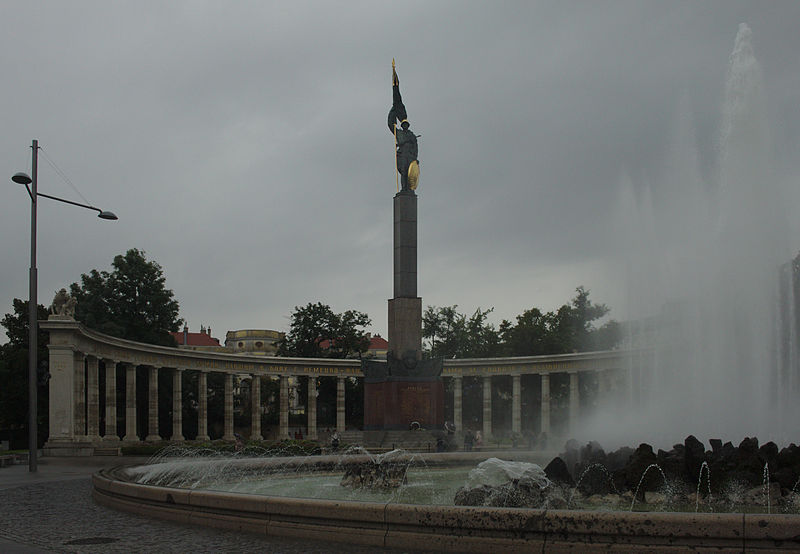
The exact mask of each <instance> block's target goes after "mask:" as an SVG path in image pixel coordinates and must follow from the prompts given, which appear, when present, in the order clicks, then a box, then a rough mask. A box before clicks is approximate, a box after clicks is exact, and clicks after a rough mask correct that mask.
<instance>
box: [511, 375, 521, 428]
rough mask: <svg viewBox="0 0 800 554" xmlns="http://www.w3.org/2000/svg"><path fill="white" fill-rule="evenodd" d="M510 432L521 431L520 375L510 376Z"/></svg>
mask: <svg viewBox="0 0 800 554" xmlns="http://www.w3.org/2000/svg"><path fill="white" fill-rule="evenodd" d="M511 432H512V433H521V432H522V376H521V375H519V374H518V375H513V376H512V377H511Z"/></svg>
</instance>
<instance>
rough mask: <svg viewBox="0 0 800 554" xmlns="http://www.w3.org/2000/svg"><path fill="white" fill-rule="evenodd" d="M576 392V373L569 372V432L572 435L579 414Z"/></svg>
mask: <svg viewBox="0 0 800 554" xmlns="http://www.w3.org/2000/svg"><path fill="white" fill-rule="evenodd" d="M579 394H580V393H579V392H578V372H577V371H570V372H569V431H570V433H574V432H575V429H576V428H577V426H578V414H579V413H580V397H579Z"/></svg>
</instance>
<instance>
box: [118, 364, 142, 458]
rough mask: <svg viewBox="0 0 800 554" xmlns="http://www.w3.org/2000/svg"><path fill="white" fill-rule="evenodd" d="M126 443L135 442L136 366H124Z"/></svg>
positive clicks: (136, 438)
mask: <svg viewBox="0 0 800 554" xmlns="http://www.w3.org/2000/svg"><path fill="white" fill-rule="evenodd" d="M122 440H124V441H126V442H137V441H138V440H139V437H137V436H136V366H135V365H133V364H125V436H124V437H122Z"/></svg>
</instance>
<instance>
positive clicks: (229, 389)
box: [222, 373, 236, 441]
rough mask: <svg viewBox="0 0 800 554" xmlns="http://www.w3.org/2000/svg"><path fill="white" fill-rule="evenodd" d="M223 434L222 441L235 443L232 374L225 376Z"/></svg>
mask: <svg viewBox="0 0 800 554" xmlns="http://www.w3.org/2000/svg"><path fill="white" fill-rule="evenodd" d="M224 419H225V434H224V435H223V436H222V440H225V441H235V440H236V437H235V436H234V435H233V374H232V373H226V374H225V416H224Z"/></svg>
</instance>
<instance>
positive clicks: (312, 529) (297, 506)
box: [92, 454, 800, 552]
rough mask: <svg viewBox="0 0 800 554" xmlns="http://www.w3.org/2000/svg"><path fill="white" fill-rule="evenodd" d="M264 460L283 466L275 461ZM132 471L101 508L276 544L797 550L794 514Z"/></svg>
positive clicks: (112, 476) (100, 480)
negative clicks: (379, 496) (335, 496)
mask: <svg viewBox="0 0 800 554" xmlns="http://www.w3.org/2000/svg"><path fill="white" fill-rule="evenodd" d="M441 456H442V455H441V454H428V455H426V456H425V457H426V458H428V459H429V460H433V459H434V458H439V457H441ZM363 457H364V458H365V459H369V458H370V457H369V456H366V455H364V456H363ZM483 457H485V454H484V456H483ZM315 458H317V457H315ZM319 458H322V457H319ZM337 458H338V457H337ZM354 458H355V457H354ZM448 458H450V459H453V458H460V457H454V456H448ZM264 460H272V461H273V463H276V464H277V463H279V459H277V458H267V459H264ZM283 460H284V461H285V459H283ZM208 461H213V459H209V460H208ZM242 461H246V459H243V460H242ZM262 461H263V460H262ZM320 461H322V460H320ZM354 461H355V460H354ZM440 461H441V462H443V460H440ZM130 467H136V466H116V467H113V468H108V469H104V470H101V471H99V472H97V473H95V474H94V475H93V476H92V483H93V493H92V494H93V497H94V499H95V501H96V502H98V503H99V504H102V505H104V506H108V507H111V508H115V509H120V510H123V511H128V512H132V513H138V514H142V515H147V516H151V517H157V518H163V519H169V520H173V521H180V522H183V523H189V524H196V525H204V526H210V527H216V528H222V529H231V528H233V529H238V530H243V531H250V532H255V533H260V534H264V535H270V536H285V537H296V538H306V539H314V540H332V541H337V542H349V543H356V544H362V545H370V546H376V547H388V546H392V547H400V548H422V549H436V550H440V551H451V552H482V551H489V550H490V549H496V548H497V547H498V546H500V547H503V548H504V549H506V550H509V551H529V550H530V549H531V548H539V547H541V548H544V547H545V546H547V548H548V549H552V548H556V549H557V548H575V547H578V546H582V547H584V548H585V547H586V546H588V545H592V548H599V547H617V548H624V549H631V548H639V549H645V548H646V549H650V550H655V551H658V550H661V549H664V550H676V549H681V548H682V547H690V546H702V547H709V548H724V549H732V550H742V549H743V548H746V549H750V548H752V549H764V548H766V549H771V550H781V549H785V550H787V551H790V550H797V549H798V548H800V535H798V534H797V531H796V530H797V529H798V528H800V515H798V514H749V513H740V512H738V513H737V512H732V513H724V514H723V513H682V512H619V511H609V512H593V511H583V510H535V509H526V508H492V507H482V506H422V505H411V504H396V503H378V502H363V501H340V500H336V501H330V500H320V499H303V498H285V497H275V496H267V495H252V494H246V493H231V492H220V491H206V490H191V489H176V488H169V487H160V486H154V485H140V484H137V483H132V482H130V481H128V480H127V479H126V474H125V469H126V468H130ZM355 531H358V532H355Z"/></svg>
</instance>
